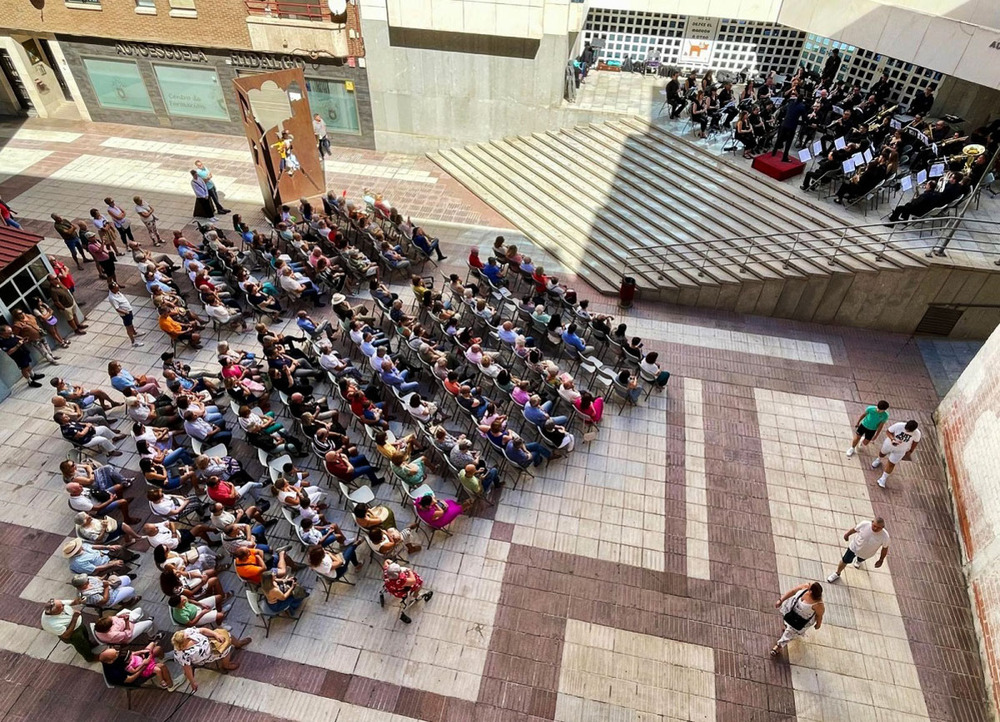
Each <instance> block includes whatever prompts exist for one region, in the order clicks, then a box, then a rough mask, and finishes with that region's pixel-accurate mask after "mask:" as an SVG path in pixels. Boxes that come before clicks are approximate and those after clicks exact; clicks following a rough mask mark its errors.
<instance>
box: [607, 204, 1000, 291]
mask: <svg viewBox="0 0 1000 722" xmlns="http://www.w3.org/2000/svg"><path fill="white" fill-rule="evenodd" d="M886 227H888V229H887V228H886ZM939 228H947V229H948V230H949V234H950V235H949V240H950V239H951V238H953V237H954V236H955V233H956V232H957V231H959V230H966V231H968V232H970V233H975V234H976V236H978V238H969V239H967V240H973V241H976V242H980V243H981V242H982V238H984V237H985V238H988V239H989V240H990V242H991V245H992V246H993V247H992V248H989V249H986V250H982V249H979V250H977V251H976V253H978V254H980V255H983V256H987V257H992V256H996V257H997V260H996V261H994V263H995V264H996V265H1000V221H989V220H981V219H975V218H963V217H960V216H934V217H930V218H921V219H917V220H910V221H896V222H892V223H868V224H860V225H849V226H848V225H845V226H823V227H818V228H813V229H805V230H802V229H800V230H795V231H782V232H778V233H761V234H755V235H746V236H733V237H729V238H719V239H708V240H703V241H689V242H685V243H676V244H670V245H666V246H660V247H657V248H650V247H645V246H633V247H631V248H628V249H627V250H626V257H625V262H624V267H625V268H624V272H623V276H628V275H632V274H642V273H646V272H652V273H663V272H665V271H668V270H671V269H673V270H683V269H684V268H687V269H689V270H696V271H697V273H698V275H699V276H705V275H707V274H708V273H709V269H708V265H709V262H710V261H712V262H714V264H715V266H716V267H718V268H721V269H723V270H728V269H732V268H738V271H739V273H741V274H742V273H747V272H748V266H749V265H750V264H751V263H752V262H755V261H756V262H759V263H763V264H765V265H766V264H768V263H771V264H775V263H780V264H781V265H782V267H783V268H789V267H790V266H791V265H792V263H793V262H795V261H804V262H811V261H817V260H818V261H825V262H826V263H827V264H828V265H830V266H834V265H837V264H838V263H839V264H840V265H846V263H845V260H846V259H850V258H861V259H863V258H864V256H866V255H869V254H870V255H871V256H872V260H873V261H875V262H879V261H881V260H882V259H883V256H885V255H886V254H887V253H890V252H894V253H900V254H907V255H911V256H912V257H913V258H914V260H919V259H918V256H919V253H918V252H919V251H923V250H928V249H936V248H939V246H940V240H939V239H928V242H926V243H919V242H917V241H919V240H920V239H919V238H917V239H907V240H906V241H905V244H906V245H905V246H895V245H892V244H893V238H894V237H896V240H897V242H899V241H900V240H902V239H900V238H899V236H898V235H897V234H898V233H899V232H901V231H916V232H919V233H924V232H926V231H927V230H931V231H932V232H933V231H936V230H938V229H939ZM815 243H820V244H828V243H835V244H836V245H834V246H832V247H822V248H817V247H815V246H814V245H813V244H815ZM856 246H860V247H861V248H860V250H853V249H852V247H856ZM709 254H714V255H715V256H716V257H715V258H714V259H712V258H711V257H710V255H709ZM691 255H696V256H700V264H699V263H694V262H693V261H692V259H691V258H690V256H691ZM841 259H845V260H841Z"/></svg>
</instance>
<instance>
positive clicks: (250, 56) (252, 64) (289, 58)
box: [229, 53, 306, 70]
mask: <svg viewBox="0 0 1000 722" xmlns="http://www.w3.org/2000/svg"><path fill="white" fill-rule="evenodd" d="M229 60H230V62H231V63H232V64H233V65H235V66H236V67H237V68H253V69H255V70H256V69H258V68H259V69H261V70H286V69H291V68H304V67H306V63H305V61H304V60H303V59H302V58H298V57H296V56H294V55H264V54H262V53H232V54H231V55H230V56H229Z"/></svg>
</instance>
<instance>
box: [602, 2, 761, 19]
mask: <svg viewBox="0 0 1000 722" xmlns="http://www.w3.org/2000/svg"><path fill="white" fill-rule="evenodd" d="M590 6H591V7H595V8H610V9H612V10H637V11H640V12H648V13H673V14H677V15H705V16H708V17H711V18H739V19H740V20H760V21H763V22H774V21H775V20H777V18H778V10H779V9H780V7H781V0H591V2H590Z"/></svg>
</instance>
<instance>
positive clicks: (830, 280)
mask: <svg viewBox="0 0 1000 722" xmlns="http://www.w3.org/2000/svg"><path fill="white" fill-rule="evenodd" d="M643 297H644V298H649V297H650V296H649V295H647V294H645V293H644V294H643ZM659 298H661V299H662V300H665V301H669V302H670V303H676V304H680V305H685V306H704V307H708V308H719V309H724V310H728V311H736V312H737V313H749V314H755V315H760V316H776V317H778V318H789V319H795V320H798V321H813V322H817V323H832V324H837V325H840V326H857V327H860V328H877V329H883V330H886V331H892V332H895V333H912V332H913V331H914V330H915V329H916V327H917V325H918V324H919V323H920V320H921V319H922V318H923V316H924V313H926V311H927V308H928V306H929V305H930V304H960V305H965V304H973V305H978V306H983V307H980V308H967V309H966V310H965V312H964V313H963V315H962V318H961V319H960V320H959V322H958V323H957V324H956V325H955V328H954V329H953V330H952V332H951V334H950V336H949V337H950V338H969V339H982V338H986V337H987V336H989V335H990V334H991V333H993V331H994V329H995V328H997V326H998V324H1000V269H996V268H995V267H992V266H991V267H990V268H989V269H985V268H984V269H977V268H959V267H952V266H949V265H946V264H942V263H932V265H930V266H928V267H926V268H906V269H901V270H882V271H878V272H874V271H873V272H867V273H840V274H836V275H831V276H815V277H812V278H802V279H775V280H771V281H744V282H743V283H742V284H739V285H732V286H723V287H722V288H721V289H720V288H718V287H703V288H694V289H686V290H680V291H673V292H665V293H662V294H660V296H659ZM991 305H992V306H996V307H995V308H989V307H988V306H991Z"/></svg>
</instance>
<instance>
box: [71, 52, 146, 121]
mask: <svg viewBox="0 0 1000 722" xmlns="http://www.w3.org/2000/svg"><path fill="white" fill-rule="evenodd" d="M83 66H84V67H85V68H86V69H87V77H88V78H89V79H90V85H91V87H92V88H93V89H94V95H96V96H97V102H98V103H100V105H101V107H102V108H108V109H110V110H133V111H136V112H139V113H152V112H153V104H152V103H151V102H150V100H149V93H147V92H146V84H145V83H143V82H142V76H141V75H140V74H139V67H138V66H137V65H136V64H135V61H132V60H103V59H98V58H84V59H83Z"/></svg>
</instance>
